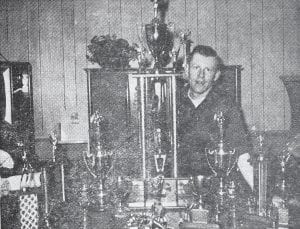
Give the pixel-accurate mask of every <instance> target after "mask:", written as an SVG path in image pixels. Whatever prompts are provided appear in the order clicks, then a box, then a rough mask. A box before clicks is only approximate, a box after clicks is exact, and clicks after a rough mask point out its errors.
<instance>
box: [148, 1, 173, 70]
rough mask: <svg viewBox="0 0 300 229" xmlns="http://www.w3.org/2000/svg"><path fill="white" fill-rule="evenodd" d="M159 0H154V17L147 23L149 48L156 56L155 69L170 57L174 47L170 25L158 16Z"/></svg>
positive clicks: (154, 56)
mask: <svg viewBox="0 0 300 229" xmlns="http://www.w3.org/2000/svg"><path fill="white" fill-rule="evenodd" d="M158 6H159V0H154V6H153V8H154V18H153V19H152V21H151V23H150V24H146V25H145V31H144V32H145V37H146V41H147V45H148V48H149V50H150V52H151V54H152V56H153V58H154V69H155V72H156V73H158V70H159V69H160V68H161V67H162V66H163V65H165V64H168V61H169V59H170V56H169V53H170V52H171V51H172V47H173V35H172V33H171V32H170V31H169V30H168V26H167V25H166V24H165V23H163V22H162V21H161V20H160V19H159V18H158Z"/></svg>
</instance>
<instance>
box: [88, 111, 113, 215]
mask: <svg viewBox="0 0 300 229" xmlns="http://www.w3.org/2000/svg"><path fill="white" fill-rule="evenodd" d="M91 129H92V131H93V136H92V138H91V143H90V152H86V151H85V152H83V158H84V162H85V165H86V168H87V170H88V172H89V173H90V174H91V175H92V176H93V178H94V179H95V180H96V182H98V203H99V211H104V210H105V209H106V207H107V203H106V202H107V201H106V197H107V193H106V192H105V181H106V179H107V177H108V174H109V172H110V170H111V168H112V154H111V153H110V152H109V151H108V147H107V142H106V138H105V137H106V136H105V135H106V132H107V120H105V118H104V117H103V116H101V115H100V113H99V111H96V112H95V113H94V114H93V115H92V116H91Z"/></svg>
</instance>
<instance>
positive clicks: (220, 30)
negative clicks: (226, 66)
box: [215, 0, 240, 63]
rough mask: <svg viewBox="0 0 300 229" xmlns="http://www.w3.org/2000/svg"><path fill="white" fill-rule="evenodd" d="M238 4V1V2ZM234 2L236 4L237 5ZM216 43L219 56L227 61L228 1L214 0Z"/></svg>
mask: <svg viewBox="0 0 300 229" xmlns="http://www.w3.org/2000/svg"><path fill="white" fill-rule="evenodd" d="M239 4H240V3H239ZM239 4H236V5H239ZM215 10H216V14H215V17H216V24H215V26H216V28H215V29H216V45H215V48H216V50H217V52H218V54H219V56H220V57H221V58H222V59H223V61H224V62H225V63H228V1H227V0H215Z"/></svg>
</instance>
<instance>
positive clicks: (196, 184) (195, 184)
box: [191, 175, 209, 224]
mask: <svg viewBox="0 0 300 229" xmlns="http://www.w3.org/2000/svg"><path fill="white" fill-rule="evenodd" d="M206 181H207V180H206V178H205V177H204V176H201V175H200V176H196V177H193V178H191V182H192V190H193V194H194V196H196V198H197V202H196V203H194V207H193V208H192V209H191V219H192V222H193V223H205V224H207V223H208V213H209V211H208V210H207V209H204V204H203V197H204V196H205V195H206V194H207V193H208V192H209V189H207V188H206V187H205V186H206V185H205V184H206Z"/></svg>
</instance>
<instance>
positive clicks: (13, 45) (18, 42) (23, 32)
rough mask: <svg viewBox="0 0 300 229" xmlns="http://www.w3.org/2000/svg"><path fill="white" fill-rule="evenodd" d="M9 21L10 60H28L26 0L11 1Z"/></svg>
mask: <svg viewBox="0 0 300 229" xmlns="http://www.w3.org/2000/svg"><path fill="white" fill-rule="evenodd" d="M8 21H9V27H8V41H9V49H10V56H9V60H10V61H28V32H27V12H26V4H25V1H23V0H15V1H9V4H8Z"/></svg>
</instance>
